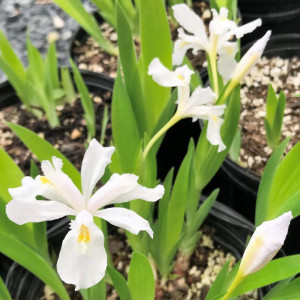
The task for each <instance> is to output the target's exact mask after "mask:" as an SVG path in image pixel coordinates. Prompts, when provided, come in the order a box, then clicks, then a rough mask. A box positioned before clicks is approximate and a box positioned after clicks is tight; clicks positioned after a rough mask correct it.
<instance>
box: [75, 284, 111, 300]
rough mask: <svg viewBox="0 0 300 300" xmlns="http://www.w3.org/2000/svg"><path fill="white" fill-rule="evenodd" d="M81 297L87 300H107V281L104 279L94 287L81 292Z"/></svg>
mask: <svg viewBox="0 0 300 300" xmlns="http://www.w3.org/2000/svg"><path fill="white" fill-rule="evenodd" d="M80 293H81V295H82V296H83V298H84V299H86V300H105V299H106V285H105V280H104V279H102V280H101V281H100V282H98V283H97V284H96V285H93V286H92V287H90V288H88V289H85V290H80Z"/></svg>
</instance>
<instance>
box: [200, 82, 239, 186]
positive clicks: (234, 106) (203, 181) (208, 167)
mask: <svg viewBox="0 0 300 300" xmlns="http://www.w3.org/2000/svg"><path fill="white" fill-rule="evenodd" d="M221 97H222V95H220V96H219V98H221ZM217 103H218V101H217ZM239 116H240V87H239V86H237V87H236V88H235V89H234V90H233V92H232V93H231V94H230V95H229V97H228V100H227V108H226V110H225V114H224V123H223V125H222V127H221V131H220V133H221V138H222V141H223V142H224V144H225V145H226V149H225V150H224V151H222V152H217V150H218V146H213V145H211V144H210V142H209V141H208V140H207V138H206V131H207V123H206V124H205V125H204V128H203V130H202V132H201V135H200V138H199V141H198V144H197V146H196V152H195V180H196V183H197V190H198V191H201V190H202V189H203V188H204V187H205V186H206V185H207V183H208V182H209V181H210V180H211V179H212V178H213V176H214V175H215V174H216V172H217V171H218V169H219V167H220V166H221V164H222V162H223V160H224V159H225V157H226V155H227V153H228V151H229V148H230V145H231V143H232V141H233V139H234V135H235V133H236V130H237V126H238V121H239Z"/></svg>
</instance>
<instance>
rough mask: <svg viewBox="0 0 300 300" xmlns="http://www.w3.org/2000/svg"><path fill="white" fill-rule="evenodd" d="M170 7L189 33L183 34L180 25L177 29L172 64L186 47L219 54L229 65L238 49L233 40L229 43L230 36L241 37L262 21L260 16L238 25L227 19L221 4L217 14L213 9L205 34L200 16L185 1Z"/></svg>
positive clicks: (210, 53) (182, 55)
mask: <svg viewBox="0 0 300 300" xmlns="http://www.w3.org/2000/svg"><path fill="white" fill-rule="evenodd" d="M172 9H173V13H174V18H175V19H176V21H177V22H178V23H179V24H180V25H181V26H182V27H183V28H184V29H185V30H186V31H188V32H189V33H191V34H186V33H185V32H184V30H183V29H182V28H179V29H178V40H177V41H176V42H175V45H174V52H173V64H174V65H180V64H181V63H182V61H183V58H184V55H185V53H186V51H187V50H188V49H192V50H193V54H194V55H196V54H197V52H198V51H199V50H204V51H206V52H207V53H208V55H209V56H213V57H215V56H216V54H218V55H219V57H220V58H221V57H222V60H223V62H224V63H226V64H227V65H230V62H233V61H235V60H234V57H235V55H236V52H237V49H238V48H237V44H236V42H230V39H231V38H232V36H236V37H237V38H241V37H243V36H244V35H245V34H247V33H250V32H252V31H253V30H254V29H255V28H256V27H258V26H261V24H262V21H261V19H257V20H254V21H252V22H250V23H247V24H245V25H243V26H240V27H238V26H237V25H236V24H235V22H233V21H231V20H228V9H227V8H225V7H222V8H221V9H220V13H219V14H218V13H217V11H216V10H214V9H212V13H213V19H212V20H211V22H210V23H209V32H210V35H209V36H207V34H206V32H205V25H204V23H203V21H202V19H201V18H200V17H199V16H198V15H196V14H195V12H193V11H192V10H191V9H190V8H189V7H188V6H187V5H186V4H177V5H174V6H172Z"/></svg>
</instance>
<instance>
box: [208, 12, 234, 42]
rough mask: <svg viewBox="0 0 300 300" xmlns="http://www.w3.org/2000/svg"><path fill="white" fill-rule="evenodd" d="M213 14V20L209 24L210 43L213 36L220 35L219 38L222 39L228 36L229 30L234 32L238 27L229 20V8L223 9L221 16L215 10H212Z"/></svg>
mask: <svg viewBox="0 0 300 300" xmlns="http://www.w3.org/2000/svg"><path fill="white" fill-rule="evenodd" d="M212 12H213V19H212V20H211V21H210V23H209V32H210V42H211V37H212V36H215V35H218V36H219V38H222V35H224V34H226V33H227V32H228V31H229V30H234V29H235V28H236V27H237V25H236V24H235V22H233V21H231V20H229V19H228V18H227V17H228V9H227V8H225V7H222V8H221V9H220V13H219V14H218V13H217V11H216V10H215V9H212Z"/></svg>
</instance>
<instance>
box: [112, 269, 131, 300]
mask: <svg viewBox="0 0 300 300" xmlns="http://www.w3.org/2000/svg"><path fill="white" fill-rule="evenodd" d="M107 273H108V275H109V277H110V279H111V281H112V283H113V285H114V288H115V289H116V290H117V292H118V295H119V297H120V299H121V300H131V294H130V291H129V287H128V284H127V282H126V280H125V278H124V277H123V276H122V275H121V274H120V273H119V272H118V271H117V270H115V269H114V268H112V267H111V266H108V267H107Z"/></svg>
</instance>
